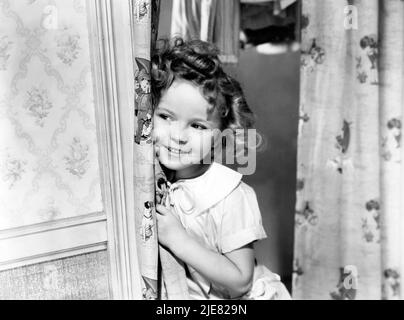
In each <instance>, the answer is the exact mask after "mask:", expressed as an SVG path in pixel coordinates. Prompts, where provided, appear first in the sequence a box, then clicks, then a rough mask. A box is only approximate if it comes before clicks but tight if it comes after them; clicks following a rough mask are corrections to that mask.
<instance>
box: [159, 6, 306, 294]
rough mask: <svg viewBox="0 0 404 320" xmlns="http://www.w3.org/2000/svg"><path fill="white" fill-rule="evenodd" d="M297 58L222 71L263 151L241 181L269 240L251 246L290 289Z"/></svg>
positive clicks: (250, 60)
mask: <svg viewBox="0 0 404 320" xmlns="http://www.w3.org/2000/svg"><path fill="white" fill-rule="evenodd" d="M171 7H172V0H164V1H161V8H160V22H159V36H161V37H164V36H169V35H170V29H171ZM299 64H300V53H299V52H292V53H285V54H277V55H262V54H259V53H257V52H256V50H255V49H254V48H248V49H245V50H242V51H241V52H240V58H239V63H238V64H237V65H227V66H226V67H225V69H226V70H227V71H228V72H229V73H230V74H231V75H233V76H234V77H235V78H236V79H237V80H239V81H240V83H241V85H242V87H243V89H244V92H245V94H246V97H247V101H248V103H249V105H250V107H251V109H253V111H254V112H255V114H256V116H257V124H256V126H257V130H258V131H259V133H260V134H261V135H263V136H264V138H265V140H266V143H267V146H266V148H265V150H263V151H262V152H261V153H259V154H258V155H257V170H256V173H255V174H254V175H251V176H245V177H244V178H243V180H244V181H245V182H246V183H248V184H249V185H250V186H252V187H253V188H254V190H255V192H256V193H257V197H258V201H259V205H260V209H261V213H262V217H263V222H264V227H265V230H266V232H267V234H268V238H267V239H265V240H263V241H260V242H259V243H257V244H256V245H255V248H256V256H257V258H258V260H259V261H261V262H262V263H264V264H265V265H266V266H267V267H269V268H270V269H271V270H272V271H273V272H276V273H278V274H279V275H280V276H281V277H282V279H283V281H284V282H285V284H286V285H287V287H288V288H289V289H290V282H291V275H292V265H293V234H294V232H293V231H294V212H295V196H296V193H295V192H296V150H297V130H298V119H299V107H298V105H299Z"/></svg>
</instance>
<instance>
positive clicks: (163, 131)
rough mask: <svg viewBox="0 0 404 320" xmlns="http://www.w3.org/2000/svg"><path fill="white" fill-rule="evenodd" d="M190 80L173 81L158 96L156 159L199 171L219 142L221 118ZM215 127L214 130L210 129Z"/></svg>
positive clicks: (166, 163)
mask: <svg viewBox="0 0 404 320" xmlns="http://www.w3.org/2000/svg"><path fill="white" fill-rule="evenodd" d="M210 109H212V106H211V105H209V103H208V102H207V101H206V100H205V98H204V97H203V95H202V94H201V92H200V91H199V89H198V87H196V86H195V85H194V84H192V83H191V82H189V81H185V80H175V81H174V82H173V84H172V85H171V86H170V88H168V89H167V90H166V91H165V92H164V93H163V94H162V97H161V100H160V103H159V104H158V106H157V109H156V112H155V114H154V138H155V141H156V149H157V150H158V155H159V161H160V162H161V163H162V164H163V165H164V166H165V167H166V168H168V169H171V170H174V171H177V172H178V171H182V170H183V171H187V172H188V174H192V171H193V170H198V169H199V168H200V166H201V160H203V159H206V160H207V159H208V158H209V160H210V151H211V147H212V143H216V142H217V141H218V139H217V137H218V133H219V130H214V129H219V128H220V117H219V115H218V112H217V111H216V109H214V110H213V111H211V112H210V113H209V110H210ZM213 130H214V132H213Z"/></svg>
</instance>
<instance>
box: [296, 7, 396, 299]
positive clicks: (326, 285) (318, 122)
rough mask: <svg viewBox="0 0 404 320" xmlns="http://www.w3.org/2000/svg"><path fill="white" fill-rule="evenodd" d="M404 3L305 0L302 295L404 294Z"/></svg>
mask: <svg viewBox="0 0 404 320" xmlns="http://www.w3.org/2000/svg"><path fill="white" fill-rule="evenodd" d="M403 65H404V1H402V0H380V1H378V0H366V1H365V0H351V1H347V0H324V1H316V0H304V1H303V2H302V64H301V94H300V96H301V102H300V103H301V105H300V125H299V144H298V173H297V179H298V180H297V181H298V182H297V200H296V225H295V257H294V276H293V296H294V298H295V299H338V300H340V299H403V298H404V292H403V289H402V287H401V286H400V282H401V281H402V280H401V277H402V274H403V272H404V246H403V242H404V236H403V235H402V234H403V231H404V211H403V209H404V205H403V200H402V199H404V193H403V192H404V186H403V183H404V174H403V173H404V168H403V162H402V160H401V159H402V156H403V150H402V148H401V145H402V144H401V128H402V123H403V109H404V99H403V92H404V81H403V79H404V69H403Z"/></svg>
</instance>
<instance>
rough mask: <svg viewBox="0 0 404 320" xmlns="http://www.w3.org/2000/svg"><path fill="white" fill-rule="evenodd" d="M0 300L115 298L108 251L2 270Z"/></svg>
mask: <svg viewBox="0 0 404 320" xmlns="http://www.w3.org/2000/svg"><path fill="white" fill-rule="evenodd" d="M0 283H1V286H0V300H6V299H16V300H26V299H30V300H42V299H45V300H49V299H58V300H72V299H74V300H83V299H85V300H94V299H96V300H105V299H111V296H110V293H109V289H108V287H109V285H108V256H107V252H106V251H99V252H95V253H90V254H84V255H78V256H74V257H70V258H66V259H59V260H54V261H49V262H46V263H40V264H35V265H31V266H27V267H22V268H16V269H12V270H7V271H3V272H0Z"/></svg>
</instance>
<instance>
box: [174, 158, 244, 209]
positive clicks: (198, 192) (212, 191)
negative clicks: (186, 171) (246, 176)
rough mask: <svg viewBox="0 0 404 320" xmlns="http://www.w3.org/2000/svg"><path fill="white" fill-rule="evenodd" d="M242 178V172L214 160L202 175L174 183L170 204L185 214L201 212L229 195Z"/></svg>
mask: <svg viewBox="0 0 404 320" xmlns="http://www.w3.org/2000/svg"><path fill="white" fill-rule="evenodd" d="M241 178H242V174H241V173H239V172H237V171H234V170H232V169H230V168H228V167H226V166H224V165H222V164H219V163H217V162H214V163H212V165H211V166H210V168H209V169H208V170H207V171H206V172H205V173H204V174H202V175H201V176H199V177H196V178H192V179H182V180H178V181H176V182H174V183H172V184H171V185H170V189H169V201H170V204H171V205H172V206H174V207H175V208H176V210H177V211H181V212H182V213H184V214H189V215H190V214H192V215H194V214H200V213H202V212H204V211H206V210H207V209H209V208H211V207H212V206H214V205H215V204H217V203H218V202H219V201H221V200H223V199H224V198H225V197H226V196H228V195H229V194H230V193H231V192H232V191H233V190H234V189H235V188H236V187H237V185H238V184H239V183H240V181H241Z"/></svg>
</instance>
